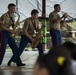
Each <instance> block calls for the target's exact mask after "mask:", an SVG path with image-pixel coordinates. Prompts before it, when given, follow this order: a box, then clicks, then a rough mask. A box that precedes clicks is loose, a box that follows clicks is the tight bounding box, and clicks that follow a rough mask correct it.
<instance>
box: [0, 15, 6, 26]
mask: <svg viewBox="0 0 76 75" xmlns="http://www.w3.org/2000/svg"><path fill="white" fill-rule="evenodd" d="M4 23H5V17H4V15H2V16H1V18H0V24H3V25H4Z"/></svg>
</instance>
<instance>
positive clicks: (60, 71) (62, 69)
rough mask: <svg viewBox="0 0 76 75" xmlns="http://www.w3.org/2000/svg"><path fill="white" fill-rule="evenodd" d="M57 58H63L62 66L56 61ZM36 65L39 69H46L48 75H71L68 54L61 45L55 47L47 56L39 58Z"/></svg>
mask: <svg viewBox="0 0 76 75" xmlns="http://www.w3.org/2000/svg"><path fill="white" fill-rule="evenodd" d="M59 57H64V58H65V60H64V61H63V64H62V65H60V64H59V63H58V61H57V59H58V58H59ZM36 64H38V65H39V67H40V69H42V68H46V69H47V71H48V73H49V75H71V66H70V65H71V56H70V52H69V51H68V50H67V48H66V47H64V46H62V45H59V46H55V47H53V48H51V50H50V51H49V52H48V53H47V54H44V55H42V56H39V57H38V59H37V61H36Z"/></svg>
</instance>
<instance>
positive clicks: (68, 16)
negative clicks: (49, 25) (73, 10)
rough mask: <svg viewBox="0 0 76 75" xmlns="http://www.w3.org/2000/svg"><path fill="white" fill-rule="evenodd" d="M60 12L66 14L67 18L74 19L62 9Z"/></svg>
mask: <svg viewBox="0 0 76 75" xmlns="http://www.w3.org/2000/svg"><path fill="white" fill-rule="evenodd" d="M61 12H62V13H63V14H66V15H67V18H68V19H72V20H74V18H73V17H72V16H70V15H68V13H66V12H63V11H61Z"/></svg>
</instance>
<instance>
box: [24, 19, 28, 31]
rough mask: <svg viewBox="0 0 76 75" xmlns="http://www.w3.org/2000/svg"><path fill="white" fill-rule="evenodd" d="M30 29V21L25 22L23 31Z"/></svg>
mask: <svg viewBox="0 0 76 75" xmlns="http://www.w3.org/2000/svg"><path fill="white" fill-rule="evenodd" d="M28 27H29V22H28V20H25V22H24V26H23V30H25V31H27V30H28Z"/></svg>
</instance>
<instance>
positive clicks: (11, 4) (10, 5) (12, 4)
mask: <svg viewBox="0 0 76 75" xmlns="http://www.w3.org/2000/svg"><path fill="white" fill-rule="evenodd" d="M12 6H16V5H15V4H14V3H10V4H9V5H8V9H9V8H10V7H12Z"/></svg>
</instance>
